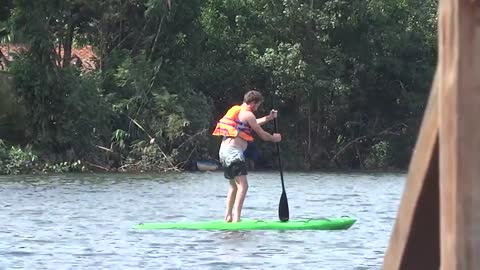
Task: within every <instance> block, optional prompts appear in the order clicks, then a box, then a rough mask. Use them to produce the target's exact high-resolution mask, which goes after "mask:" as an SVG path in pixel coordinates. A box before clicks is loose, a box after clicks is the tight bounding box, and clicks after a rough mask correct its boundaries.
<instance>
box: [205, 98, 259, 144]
mask: <svg viewBox="0 0 480 270" xmlns="http://www.w3.org/2000/svg"><path fill="white" fill-rule="evenodd" d="M242 110H248V111H250V109H248V108H245V107H242V106H240V105H235V106H233V107H232V108H230V109H229V110H228V111H227V113H226V114H225V115H224V116H223V117H222V119H220V120H219V121H218V122H217V126H216V127H215V129H214V130H213V133H212V135H214V136H223V137H225V138H226V137H237V136H239V137H240V138H242V139H244V140H246V141H247V142H252V141H253V136H252V128H251V127H250V125H249V124H248V123H246V122H242V121H240V120H238V114H239V113H240V111H242Z"/></svg>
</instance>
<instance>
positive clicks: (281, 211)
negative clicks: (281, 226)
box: [273, 118, 290, 222]
mask: <svg viewBox="0 0 480 270" xmlns="http://www.w3.org/2000/svg"><path fill="white" fill-rule="evenodd" d="M273 124H274V125H275V133H278V126H277V118H275V119H274V121H273ZM275 144H276V146H277V155H278V166H279V168H280V179H281V180H282V195H281V196H280V202H279V204H278V218H279V219H280V221H282V222H285V221H288V220H289V219H290V213H289V210H288V199H287V193H286V192H285V184H284V183H283V171H282V159H281V157H280V144H279V143H278V142H277V143H275Z"/></svg>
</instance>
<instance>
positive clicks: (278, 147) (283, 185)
mask: <svg viewBox="0 0 480 270" xmlns="http://www.w3.org/2000/svg"><path fill="white" fill-rule="evenodd" d="M273 125H274V126H275V133H278V125H277V118H275V119H274V120H273ZM275 145H276V147H277V156H278V167H279V169H280V179H281V180H282V192H285V184H284V183H283V170H282V158H281V156H280V144H279V143H278V142H276V143H275Z"/></svg>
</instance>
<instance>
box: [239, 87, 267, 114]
mask: <svg viewBox="0 0 480 270" xmlns="http://www.w3.org/2000/svg"><path fill="white" fill-rule="evenodd" d="M243 102H244V103H245V104H247V105H249V106H250V108H251V109H252V110H253V111H256V110H257V109H258V107H260V104H262V102H263V96H262V94H261V93H260V92H258V91H255V90H251V91H248V92H247V93H246V94H245V96H243Z"/></svg>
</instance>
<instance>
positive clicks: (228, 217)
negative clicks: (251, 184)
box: [225, 179, 237, 222]
mask: <svg viewBox="0 0 480 270" xmlns="http://www.w3.org/2000/svg"><path fill="white" fill-rule="evenodd" d="M236 196H237V184H236V183H235V180H234V179H232V180H230V188H229V189H228V195H227V201H226V205H225V208H226V209H225V221H226V222H232V208H233V204H234V203H235V197H236Z"/></svg>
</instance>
